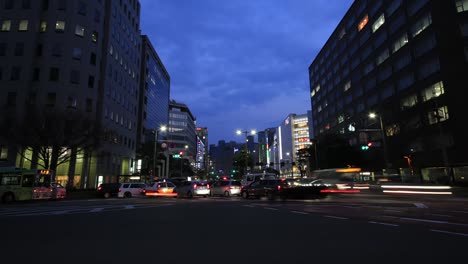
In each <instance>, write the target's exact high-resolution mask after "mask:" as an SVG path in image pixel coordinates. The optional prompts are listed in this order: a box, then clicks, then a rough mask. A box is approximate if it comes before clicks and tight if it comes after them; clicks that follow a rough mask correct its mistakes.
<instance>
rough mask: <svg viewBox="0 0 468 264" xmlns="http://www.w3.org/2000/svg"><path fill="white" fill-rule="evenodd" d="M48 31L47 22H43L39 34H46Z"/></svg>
mask: <svg viewBox="0 0 468 264" xmlns="http://www.w3.org/2000/svg"><path fill="white" fill-rule="evenodd" d="M46 30H47V21H41V25H40V27H39V32H46Z"/></svg>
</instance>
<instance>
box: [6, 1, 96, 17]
mask: <svg viewBox="0 0 468 264" xmlns="http://www.w3.org/2000/svg"><path fill="white" fill-rule="evenodd" d="M31 1H32V0H21V6H20V7H21V8H22V9H31V8H32V5H31V4H32V3H31ZM34 2H35V3H36V2H37V0H34ZM15 3H19V1H18V0H4V4H3V8H4V9H5V10H11V9H14V8H15V7H16V6H15ZM56 3H57V6H56V9H57V10H60V11H64V10H66V9H67V3H69V1H67V0H58V1H56ZM98 3H102V0H98ZM49 6H50V3H49V0H42V1H41V5H40V8H41V10H42V11H47V10H49ZM87 7H88V6H87V4H86V2H84V1H79V2H78V6H77V8H76V10H77V14H79V15H83V16H86V14H87V9H88V8H87Z"/></svg>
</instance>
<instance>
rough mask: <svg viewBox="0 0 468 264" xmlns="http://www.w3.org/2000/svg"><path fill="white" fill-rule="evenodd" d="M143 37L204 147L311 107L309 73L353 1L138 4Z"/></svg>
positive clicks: (162, 0)
mask: <svg viewBox="0 0 468 264" xmlns="http://www.w3.org/2000/svg"><path fill="white" fill-rule="evenodd" d="M140 2H141V7H142V11H141V28H142V33H143V34H146V35H148V36H149V38H150V39H151V41H152V43H153V45H154V46H155V48H156V50H157V52H158V54H159V56H160V57H161V59H162V61H163V63H164V65H165V66H166V68H167V70H168V72H169V74H170V75H171V98H172V99H175V100H178V101H181V102H184V103H186V104H187V105H188V106H189V107H190V109H191V111H192V113H193V114H194V115H195V116H196V118H197V125H199V126H204V127H208V129H209V140H210V143H217V141H218V140H222V139H225V140H228V141H229V140H237V141H242V139H239V138H237V137H236V134H235V131H236V129H257V130H263V129H265V128H268V127H273V126H277V125H279V124H280V122H281V121H282V120H283V119H284V118H286V116H287V115H288V114H289V113H297V114H303V113H306V111H307V110H309V109H310V107H311V106H310V98H309V82H308V72H307V69H308V67H309V65H310V63H311V62H312V61H313V59H314V58H315V56H316V54H317V53H318V52H319V51H320V49H321V48H322V46H323V45H324V44H325V42H326V41H327V39H328V38H329V36H330V34H331V33H332V31H333V30H334V29H335V27H336V25H337V24H338V23H339V21H340V20H341V18H342V17H343V16H344V14H345V13H346V10H347V9H348V8H349V7H350V6H351V3H352V2H353V1H352V0H328V1H325V0H313V1H311V0H288V1H280V0H254V1H252V0H232V1H219V0H196V1H194V0H171V1H168V0H141V1H140Z"/></svg>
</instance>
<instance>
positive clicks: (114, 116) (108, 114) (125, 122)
mask: <svg viewBox="0 0 468 264" xmlns="http://www.w3.org/2000/svg"><path fill="white" fill-rule="evenodd" d="M104 118H106V119H109V120H111V121H114V122H115V123H116V124H119V123H120V125H121V126H122V127H126V128H127V129H128V130H132V128H133V127H135V126H136V124H135V122H133V123H132V120H131V119H130V118H125V117H124V115H123V114H120V115H119V114H118V113H117V112H115V113H114V111H110V110H109V109H108V108H107V107H106V108H105V109H104Z"/></svg>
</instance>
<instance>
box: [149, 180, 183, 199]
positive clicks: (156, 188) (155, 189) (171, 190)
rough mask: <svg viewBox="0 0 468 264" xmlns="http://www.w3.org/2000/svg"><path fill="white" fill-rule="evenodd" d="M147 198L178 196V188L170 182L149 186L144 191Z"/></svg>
mask: <svg viewBox="0 0 468 264" xmlns="http://www.w3.org/2000/svg"><path fill="white" fill-rule="evenodd" d="M143 192H144V194H145V195H146V196H150V197H154V196H172V197H175V196H177V192H176V186H175V184H174V183H172V182H170V181H158V182H153V183H152V184H150V185H148V186H147V187H146V188H145V190H144V191H143Z"/></svg>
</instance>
